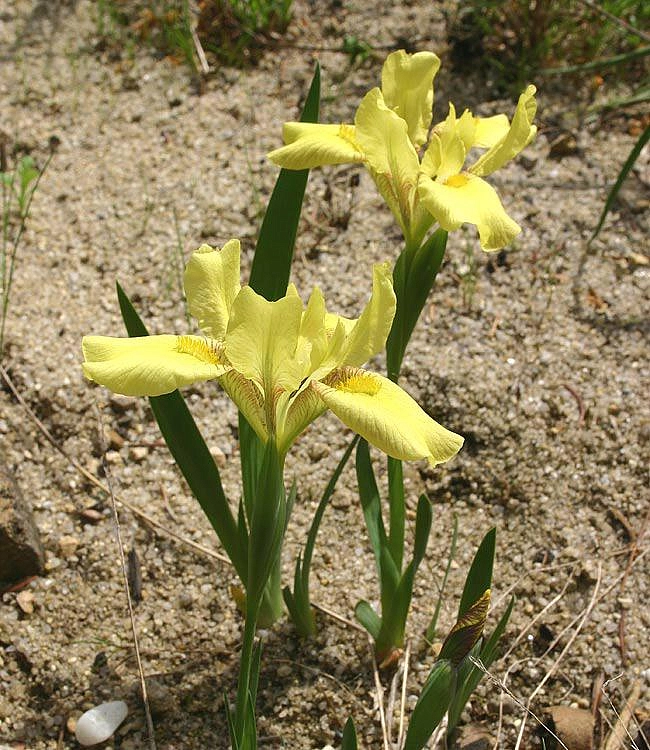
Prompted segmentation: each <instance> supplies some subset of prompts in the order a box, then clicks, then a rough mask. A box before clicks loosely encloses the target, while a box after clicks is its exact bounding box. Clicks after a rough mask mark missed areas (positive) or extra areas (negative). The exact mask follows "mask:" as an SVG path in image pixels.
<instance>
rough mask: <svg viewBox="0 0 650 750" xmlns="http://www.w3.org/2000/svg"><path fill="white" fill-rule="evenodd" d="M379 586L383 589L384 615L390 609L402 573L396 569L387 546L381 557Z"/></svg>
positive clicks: (384, 547)
mask: <svg viewBox="0 0 650 750" xmlns="http://www.w3.org/2000/svg"><path fill="white" fill-rule="evenodd" d="M379 562H380V566H379V585H380V589H381V611H382V614H383V613H384V612H385V611H386V610H388V609H390V607H391V603H392V600H393V597H394V596H395V593H396V592H397V587H398V586H399V583H400V580H401V577H402V575H401V573H400V571H399V570H398V569H397V568H396V567H395V562H394V561H393V556H392V555H391V553H390V550H389V549H388V546H387V545H383V547H382V548H381V552H380V557H379Z"/></svg>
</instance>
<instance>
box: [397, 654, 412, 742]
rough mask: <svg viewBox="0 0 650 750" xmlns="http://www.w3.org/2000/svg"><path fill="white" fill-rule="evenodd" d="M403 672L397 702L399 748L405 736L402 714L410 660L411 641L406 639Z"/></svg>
mask: <svg viewBox="0 0 650 750" xmlns="http://www.w3.org/2000/svg"><path fill="white" fill-rule="evenodd" d="M402 658H403V659H404V672H403V674H402V694H401V696H400V704H399V730H398V732H397V747H398V750H401V749H402V747H403V744H404V742H406V737H405V735H404V730H405V723H404V716H405V714H406V683H407V681H408V675H409V663H410V661H411V641H406V649H405V650H404V656H403V657H402Z"/></svg>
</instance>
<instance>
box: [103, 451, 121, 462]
mask: <svg viewBox="0 0 650 750" xmlns="http://www.w3.org/2000/svg"><path fill="white" fill-rule="evenodd" d="M121 460H122V456H120V454H119V453H118V452H117V451H106V463H108V464H117V463H119V462H120V461H121Z"/></svg>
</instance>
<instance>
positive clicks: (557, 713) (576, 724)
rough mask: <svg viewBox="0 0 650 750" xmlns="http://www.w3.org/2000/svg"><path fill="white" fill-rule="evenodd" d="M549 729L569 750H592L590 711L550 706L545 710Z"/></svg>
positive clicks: (592, 722)
mask: <svg viewBox="0 0 650 750" xmlns="http://www.w3.org/2000/svg"><path fill="white" fill-rule="evenodd" d="M547 714H548V715H549V716H550V718H551V729H552V730H553V731H554V732H555V734H557V736H558V737H559V738H560V739H561V740H562V742H564V744H565V745H566V746H567V747H570V748H571V750H593V747H594V740H593V738H594V717H593V715H592V713H591V711H588V710H586V709H584V708H571V707H570V706H551V707H550V708H549V709H548V710H547Z"/></svg>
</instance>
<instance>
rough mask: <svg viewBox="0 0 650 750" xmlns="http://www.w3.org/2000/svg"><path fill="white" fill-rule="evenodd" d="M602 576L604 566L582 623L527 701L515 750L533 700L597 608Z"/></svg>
mask: <svg viewBox="0 0 650 750" xmlns="http://www.w3.org/2000/svg"><path fill="white" fill-rule="evenodd" d="M602 574H603V569H602V565H599V566H598V575H597V578H596V585H595V586H594V593H593V595H592V597H591V599H590V600H589V604H588V605H587V606H586V607H585V609H584V612H583V614H582V617H581V619H580V622H579V623H578V625H577V626H576V629H575V630H574V631H573V633H572V634H571V637H570V638H569V640H568V641H567V642H566V644H565V646H564V648H563V649H562V651H560V654H559V655H558V657H557V659H556V660H555V661H554V662H553V664H551V666H550V668H549V669H548V670H547V672H546V674H545V675H544V677H542V679H541V681H540V682H539V683H538V684H537V685H536V686H535V689H534V690H533V692H532V693H531V694H530V695H529V696H528V701H527V705H526V708H527V711H526V712H525V713H524V715H523V717H522V720H521V725H520V727H519V734H518V736H517V744H516V745H515V750H519V748H520V747H521V741H522V737H523V734H524V729H525V727H526V718H527V716H528V714H529V711H528V709H529V708H530V704H531V702H532V701H533V699H534V698H535V696H536V695H537V694H538V693H539V691H540V690H541V689H542V688H543V687H544V685H545V684H546V683H547V682H548V680H549V679H550V678H551V675H553V673H554V672H555V670H556V669H557V667H558V666H559V664H560V662H561V661H562V659H563V658H564V656H565V655H566V653H567V652H568V651H569V649H570V648H571V646H572V645H573V642H574V641H575V639H576V638H577V637H578V634H579V633H580V631H581V630H582V628H583V627H584V624H585V623H586V622H587V620H588V618H589V615H590V614H591V612H592V610H593V608H594V607H595V606H596V603H597V601H598V592H599V591H600V582H601V579H602ZM555 642H557V639H556V641H555ZM552 645H554V644H552ZM563 747H564V745H563Z"/></svg>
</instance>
